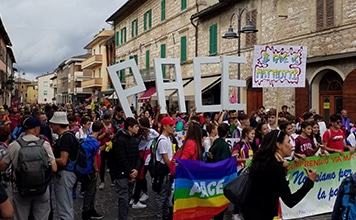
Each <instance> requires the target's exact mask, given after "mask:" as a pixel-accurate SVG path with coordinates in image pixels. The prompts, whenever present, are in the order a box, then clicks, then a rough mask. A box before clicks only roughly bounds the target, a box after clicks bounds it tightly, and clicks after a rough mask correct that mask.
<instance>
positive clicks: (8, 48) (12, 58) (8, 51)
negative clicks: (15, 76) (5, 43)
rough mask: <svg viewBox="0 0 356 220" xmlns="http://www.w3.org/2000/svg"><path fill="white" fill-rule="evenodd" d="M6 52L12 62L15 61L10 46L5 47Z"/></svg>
mask: <svg viewBox="0 0 356 220" xmlns="http://www.w3.org/2000/svg"><path fill="white" fill-rule="evenodd" d="M6 53H7V54H8V55H9V56H10V59H11V61H12V63H16V60H15V55H14V52H13V51H12V49H11V47H6Z"/></svg>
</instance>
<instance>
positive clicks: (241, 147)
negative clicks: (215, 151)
mask: <svg viewBox="0 0 356 220" xmlns="http://www.w3.org/2000/svg"><path fill="white" fill-rule="evenodd" d="M254 138H255V129H254V128H253V127H250V126H247V127H245V128H244V129H242V133H241V140H240V142H238V143H237V144H236V145H235V146H234V147H233V148H232V156H236V162H237V172H239V170H240V169H241V168H243V167H245V166H246V161H247V160H251V159H252V157H253V151H252V147H251V144H250V142H251V141H252V140H253V139H254Z"/></svg>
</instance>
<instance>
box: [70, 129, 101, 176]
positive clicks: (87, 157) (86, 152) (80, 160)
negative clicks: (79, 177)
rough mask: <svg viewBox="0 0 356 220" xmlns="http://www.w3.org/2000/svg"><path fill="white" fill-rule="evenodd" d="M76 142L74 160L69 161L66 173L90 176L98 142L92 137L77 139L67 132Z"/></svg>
mask: <svg viewBox="0 0 356 220" xmlns="http://www.w3.org/2000/svg"><path fill="white" fill-rule="evenodd" d="M69 133H70V134H71V135H72V136H73V137H74V138H75V140H76V141H77V144H78V150H77V155H76V158H75V160H73V161H72V160H70V159H69V158H68V160H69V163H68V165H67V170H68V171H73V172H75V173H78V174H90V173H91V172H92V171H93V164H94V158H95V154H96V152H97V151H98V149H99V142H98V141H97V140H96V138H94V137H87V138H82V139H79V140H78V139H77V138H76V137H75V136H74V134H73V133H72V132H69Z"/></svg>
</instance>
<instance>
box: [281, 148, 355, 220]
mask: <svg viewBox="0 0 356 220" xmlns="http://www.w3.org/2000/svg"><path fill="white" fill-rule="evenodd" d="M304 167H307V168H312V169H315V170H316V171H317V173H318V175H319V176H318V179H317V180H316V182H315V184H314V187H313V189H311V190H310V192H309V193H308V194H307V195H306V197H305V198H304V199H303V200H302V201H301V202H300V203H298V204H297V205H296V206H294V207H293V208H288V207H287V206H286V205H285V204H284V203H283V202H282V216H283V219H294V218H302V217H305V216H312V215H318V214H323V213H327V212H331V211H332V209H333V206H334V203H335V199H336V196H337V192H338V188H339V186H340V184H341V182H342V180H343V179H344V178H345V177H347V176H350V175H352V171H353V170H355V169H356V155H355V154H352V155H351V156H350V153H349V152H345V153H344V155H343V156H341V155H340V154H338V153H336V154H332V155H330V156H329V157H325V156H324V157H320V156H315V157H307V158H306V160H299V161H298V162H291V163H290V164H289V170H288V174H287V179H288V180H289V187H290V189H291V191H292V192H295V191H297V190H298V189H299V188H300V187H301V186H302V184H303V183H304V181H305V179H306V178H307V177H306V173H305V171H304Z"/></svg>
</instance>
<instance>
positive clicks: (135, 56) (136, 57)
mask: <svg viewBox="0 0 356 220" xmlns="http://www.w3.org/2000/svg"><path fill="white" fill-rule="evenodd" d="M133 58H134V60H135V62H136V65H137V66H138V55H137V54H136V55H134V56H133Z"/></svg>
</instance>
